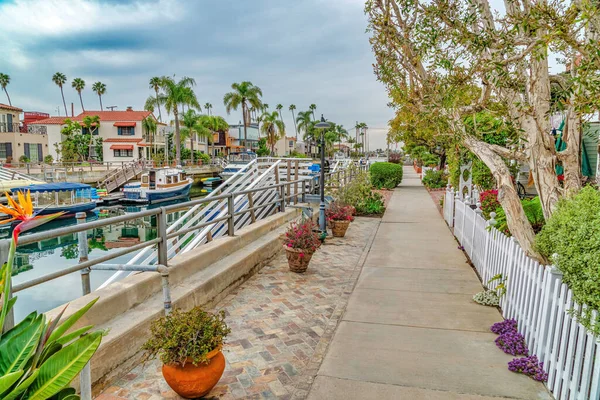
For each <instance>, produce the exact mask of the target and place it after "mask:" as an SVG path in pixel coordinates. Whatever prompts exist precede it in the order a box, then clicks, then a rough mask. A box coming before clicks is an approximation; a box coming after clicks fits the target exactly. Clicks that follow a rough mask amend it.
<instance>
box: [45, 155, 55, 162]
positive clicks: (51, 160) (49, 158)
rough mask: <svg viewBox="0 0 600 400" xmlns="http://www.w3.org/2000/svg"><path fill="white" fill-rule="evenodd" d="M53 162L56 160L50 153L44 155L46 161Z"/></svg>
mask: <svg viewBox="0 0 600 400" xmlns="http://www.w3.org/2000/svg"><path fill="white" fill-rule="evenodd" d="M53 162H54V157H52V156H51V155H50V154H48V155H47V156H45V157H44V163H46V164H52V163H53Z"/></svg>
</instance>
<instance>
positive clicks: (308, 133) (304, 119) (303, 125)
mask: <svg viewBox="0 0 600 400" xmlns="http://www.w3.org/2000/svg"><path fill="white" fill-rule="evenodd" d="M311 116H312V112H311V111H300V112H299V113H298V118H297V119H296V123H297V124H298V125H297V128H298V132H304V134H303V135H302V139H303V140H304V141H305V142H307V143H308V147H309V150H312V149H311V147H312V140H313V139H314V137H313V136H314V125H315V122H314V121H313V120H312V119H311Z"/></svg>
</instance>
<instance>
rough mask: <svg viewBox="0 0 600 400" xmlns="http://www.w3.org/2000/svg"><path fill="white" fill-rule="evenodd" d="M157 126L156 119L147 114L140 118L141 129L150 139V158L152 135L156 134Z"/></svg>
mask: <svg viewBox="0 0 600 400" xmlns="http://www.w3.org/2000/svg"><path fill="white" fill-rule="evenodd" d="M157 128H158V126H157V124H156V120H155V119H154V118H153V117H150V116H148V117H146V118H144V119H143V120H142V130H144V131H146V135H147V137H148V138H149V139H150V154H149V156H150V159H152V150H153V147H154V136H156V131H157Z"/></svg>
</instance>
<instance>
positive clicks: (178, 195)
mask: <svg viewBox="0 0 600 400" xmlns="http://www.w3.org/2000/svg"><path fill="white" fill-rule="evenodd" d="M193 182H194V180H193V179H192V178H188V177H187V175H186V174H185V172H184V170H182V169H180V168H169V167H166V168H161V169H151V170H149V171H148V172H145V173H143V174H142V180H141V181H139V182H131V183H128V184H126V185H125V186H124V187H123V194H124V196H123V198H122V199H121V200H120V201H122V202H125V203H149V204H156V203H162V202H165V201H172V200H177V199H182V198H187V197H188V196H189V194H190V189H191V188H192V183H193Z"/></svg>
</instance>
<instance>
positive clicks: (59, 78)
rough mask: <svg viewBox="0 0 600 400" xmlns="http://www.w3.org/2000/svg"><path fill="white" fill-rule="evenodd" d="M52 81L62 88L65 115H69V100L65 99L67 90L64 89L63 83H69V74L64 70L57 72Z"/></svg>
mask: <svg viewBox="0 0 600 400" xmlns="http://www.w3.org/2000/svg"><path fill="white" fill-rule="evenodd" d="M52 82H54V83H55V84H56V85H57V86H58V87H59V88H60V95H61V96H62V101H63V106H64V107H65V115H66V116H67V117H68V116H69V113H68V112H67V102H66V101H65V92H64V91H63V85H64V84H65V83H67V76H66V75H65V74H63V73H62V72H57V73H55V74H54V75H52Z"/></svg>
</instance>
